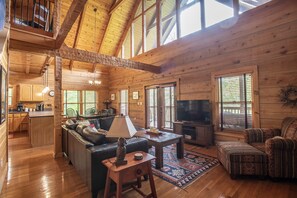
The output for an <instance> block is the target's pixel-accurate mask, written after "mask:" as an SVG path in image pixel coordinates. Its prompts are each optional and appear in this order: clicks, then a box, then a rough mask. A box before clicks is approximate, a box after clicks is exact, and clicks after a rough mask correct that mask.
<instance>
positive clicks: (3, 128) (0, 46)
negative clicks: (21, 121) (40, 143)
mask: <svg viewBox="0 0 297 198" xmlns="http://www.w3.org/2000/svg"><path fill="white" fill-rule="evenodd" d="M5 29H6V28H5ZM2 36H3V35H0V63H1V65H2V66H3V67H4V68H5V70H6V71H7V62H8V54H7V35H4V36H3V37H2ZM6 117H7V115H6ZM6 173H7V122H6V121H5V122H3V123H2V124H1V125H0V192H1V190H2V186H3V182H4V179H5V176H6Z"/></svg>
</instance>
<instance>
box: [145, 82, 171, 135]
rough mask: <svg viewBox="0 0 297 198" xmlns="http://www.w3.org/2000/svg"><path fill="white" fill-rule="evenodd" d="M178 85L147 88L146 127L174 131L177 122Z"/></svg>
mask: <svg viewBox="0 0 297 198" xmlns="http://www.w3.org/2000/svg"><path fill="white" fill-rule="evenodd" d="M175 87H176V85H175V84H164V85H158V86H150V87H147V88H146V127H148V128H149V127H155V128H158V129H163V130H164V129H165V130H166V129H172V128H173V122H174V121H175V112H176V110H175V104H176V93H175V92H176V91H175V90H176V89H175Z"/></svg>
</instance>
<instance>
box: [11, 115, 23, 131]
mask: <svg viewBox="0 0 297 198" xmlns="http://www.w3.org/2000/svg"><path fill="white" fill-rule="evenodd" d="M21 123H22V117H21V114H18V113H16V114H14V115H13V131H20V127H21Z"/></svg>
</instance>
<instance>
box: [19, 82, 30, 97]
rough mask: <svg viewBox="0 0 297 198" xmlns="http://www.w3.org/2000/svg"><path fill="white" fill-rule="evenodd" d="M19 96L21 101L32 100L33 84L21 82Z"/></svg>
mask: <svg viewBox="0 0 297 198" xmlns="http://www.w3.org/2000/svg"><path fill="white" fill-rule="evenodd" d="M19 97H20V98H19V100H20V101H32V85H27V84H20V85H19Z"/></svg>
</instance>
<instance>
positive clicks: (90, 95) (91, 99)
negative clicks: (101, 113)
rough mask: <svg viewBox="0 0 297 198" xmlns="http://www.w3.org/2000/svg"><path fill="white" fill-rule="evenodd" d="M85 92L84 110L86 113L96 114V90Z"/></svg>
mask: <svg viewBox="0 0 297 198" xmlns="http://www.w3.org/2000/svg"><path fill="white" fill-rule="evenodd" d="M82 93H83V112H84V114H86V115H90V114H94V113H95V112H96V109H97V108H96V92H95V91H82Z"/></svg>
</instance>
